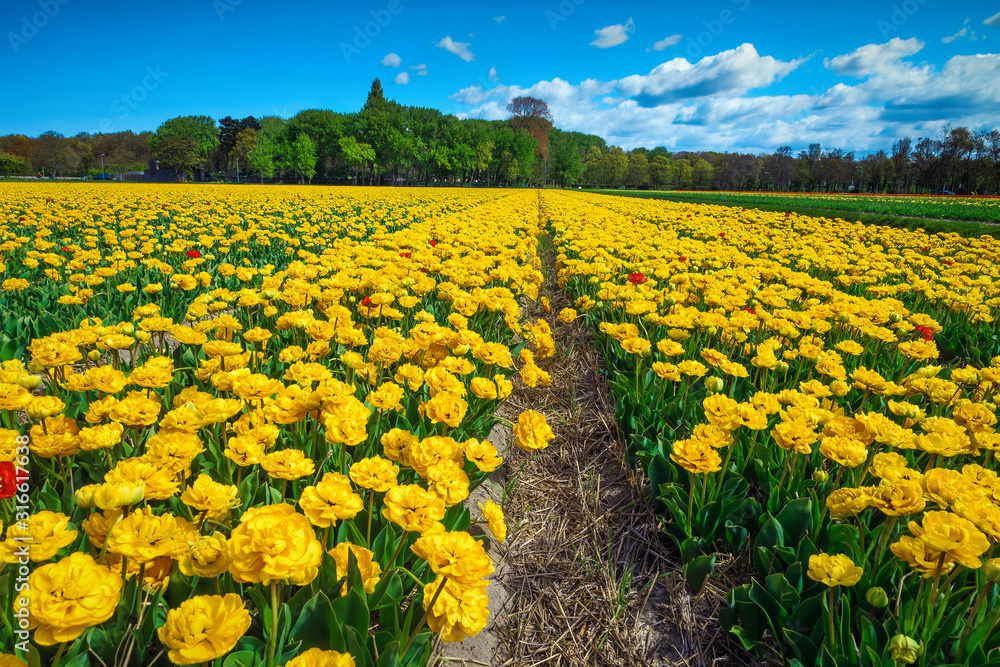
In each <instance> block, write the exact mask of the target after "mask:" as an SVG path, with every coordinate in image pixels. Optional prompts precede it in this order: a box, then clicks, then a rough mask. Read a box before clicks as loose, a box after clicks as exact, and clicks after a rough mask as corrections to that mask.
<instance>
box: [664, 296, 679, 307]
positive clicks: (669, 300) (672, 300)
mask: <svg viewBox="0 0 1000 667" xmlns="http://www.w3.org/2000/svg"><path fill="white" fill-rule="evenodd" d="M664 303H665V304H667V305H668V306H673V305H675V304H676V303H677V299H675V298H674V297H668V298H667V300H666V301H664Z"/></svg>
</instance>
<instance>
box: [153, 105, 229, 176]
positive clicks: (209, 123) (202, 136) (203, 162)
mask: <svg viewBox="0 0 1000 667" xmlns="http://www.w3.org/2000/svg"><path fill="white" fill-rule="evenodd" d="M168 137H173V138H178V139H183V138H189V139H191V140H192V141H194V145H195V153H196V161H195V164H194V165H192V166H196V167H202V168H207V167H208V164H209V157H210V154H211V152H212V151H213V150H214V149H215V148H216V147H218V145H219V128H218V127H217V126H216V125H215V121H214V120H212V118H211V117H210V116H178V117H176V118H171V119H170V120H167V121H164V122H163V123H162V124H161V125H160V126H159V127H158V128H156V140H155V142H154V143H155V144H156V145H155V146H154V147H153V148H154V150H156V149H158V148H159V144H160V143H161V142H162V141H163V140H164V139H167V138H168ZM161 161H162V159H161Z"/></svg>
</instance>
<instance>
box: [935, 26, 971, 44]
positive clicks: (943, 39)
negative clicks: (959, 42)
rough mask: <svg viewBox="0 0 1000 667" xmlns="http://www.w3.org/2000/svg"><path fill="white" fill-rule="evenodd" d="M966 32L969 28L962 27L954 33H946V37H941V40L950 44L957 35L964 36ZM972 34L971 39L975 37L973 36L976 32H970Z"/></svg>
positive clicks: (967, 32)
mask: <svg viewBox="0 0 1000 667" xmlns="http://www.w3.org/2000/svg"><path fill="white" fill-rule="evenodd" d="M967 34H969V29H968V28H967V27H966V28H962V29H961V30H959V31H958V32H956V33H955V34H954V35H948V36H947V37H942V38H941V42H942V43H944V44H951V43H952V42H954V41H955V40H956V39H958V38H959V37H965V36H966V35H967ZM972 35H973V36H972V39H975V38H976V37H975V35H976V33H972Z"/></svg>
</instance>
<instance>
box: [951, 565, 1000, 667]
mask: <svg viewBox="0 0 1000 667" xmlns="http://www.w3.org/2000/svg"><path fill="white" fill-rule="evenodd" d="M991 590H993V584H992V583H988V584H987V585H986V586H983V587H982V589H980V591H979V596H978V597H976V603H975V604H974V605H972V610H971V611H970V612H969V616H968V617H967V618H966V619H965V628H964V629H963V630H962V638H961V640H960V641H959V642H958V654H957V656H958V657H959V658H961V657H962V656H963V655H964V654H965V644H966V643H967V642H968V641H969V630H971V629H972V627H973V625H975V623H976V616H977V615H978V614H979V607H981V606H982V604H983V600H985V599H986V595H987V594H988V593H989V592H990V591H991Z"/></svg>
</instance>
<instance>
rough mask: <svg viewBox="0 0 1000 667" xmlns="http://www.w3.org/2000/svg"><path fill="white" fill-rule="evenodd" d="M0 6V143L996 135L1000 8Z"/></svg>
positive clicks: (567, 3) (854, 140)
mask: <svg viewBox="0 0 1000 667" xmlns="http://www.w3.org/2000/svg"><path fill="white" fill-rule="evenodd" d="M332 4H333V3H326V2H292V1H289V2H285V3H281V4H276V3H273V2H265V1H264V0H197V1H195V0H171V1H170V2H161V3H151V2H145V3H144V2H136V1H135V0H131V1H130V2H118V1H110V0H109V1H104V2H98V1H93V0H92V1H87V0H4V2H3V5H2V9H0V34H2V35H3V44H0V72H2V74H0V77H2V79H0V83H2V90H3V91H4V98H5V100H4V103H3V104H2V105H0V134H8V133H15V132H17V133H24V134H28V135H31V136H35V135H37V134H39V133H41V132H43V131H46V130H56V131H58V132H62V133H64V134H67V135H69V134H75V133H77V132H79V131H89V132H97V131H101V130H104V131H117V130H125V129H132V130H136V131H140V130H153V129H155V128H156V127H157V125H159V124H160V123H161V122H162V121H163V120H165V119H167V118H170V117H173V116H178V115H187V114H205V115H209V116H212V117H213V118H216V119H218V118H221V117H224V116H227V115H230V116H233V117H243V116H247V115H255V116H261V115H279V116H285V117H288V116H291V115H293V114H295V113H296V112H297V111H299V110H302V109H307V108H327V109H333V110H334V111H356V110H358V109H359V108H360V107H361V105H362V104H363V103H364V99H365V96H366V94H367V91H368V87H369V85H370V83H371V80H372V79H373V78H375V77H379V78H380V79H381V80H382V83H383V87H384V88H385V90H386V94H387V96H389V97H391V98H393V99H396V100H397V101H399V102H401V103H403V104H410V105H418V106H427V107H434V108H438V109H441V110H442V111H445V112H447V113H454V114H456V115H459V116H460V117H482V118H490V119H495V118H503V117H505V116H506V114H505V112H504V107H505V106H506V104H507V102H508V101H509V100H510V99H511V98H512V97H515V96H517V95H519V94H531V95H535V96H537V97H541V98H542V99H545V100H546V101H547V102H548V103H549V105H550V107H551V109H552V111H553V114H554V116H555V122H556V125H557V126H558V127H561V128H563V129H570V130H578V131H581V132H590V133H594V134H599V135H601V136H603V137H604V138H605V139H607V140H608V142H609V143H613V144H617V145H621V146H623V147H625V148H632V147H634V146H638V145H645V146H649V147H652V146H655V145H664V146H667V147H668V148H670V149H672V150H698V149H705V150H711V149H714V150H739V151H750V152H760V151H768V152H770V151H772V150H774V149H775V148H776V147H777V146H780V145H783V144H790V145H792V147H793V148H795V149H796V150H798V149H801V148H804V147H805V146H806V144H808V143H811V142H820V143H822V144H823V145H824V147H842V148H847V149H851V150H856V151H859V152H867V151H871V150H876V149H878V148H888V147H889V146H890V145H891V143H892V142H893V140H895V139H896V138H898V137H899V136H903V135H910V136H912V137H914V138H916V137H918V136H938V135H939V134H940V132H941V130H942V129H943V128H944V127H946V126H947V125H948V124H952V125H967V126H970V127H973V128H975V129H980V128H993V127H997V126H998V125H1000V122H998V119H1000V55H998V54H1000V2H992V3H991V2H949V3H942V2H940V1H939V0H888V1H883V0H868V1H865V2H855V1H847V2H838V3H807V2H801V1H798V2H777V1H775V2H766V1H765V0H714V1H709V2H699V3H692V2H673V1H661V2H648V3H645V2H644V3H607V2H598V1H597V0H536V1H535V2H518V3H505V4H503V5H494V4H483V3H470V2H429V1H427V0H376V1H375V2H370V3H360V2H354V3H338V5H341V6H332Z"/></svg>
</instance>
